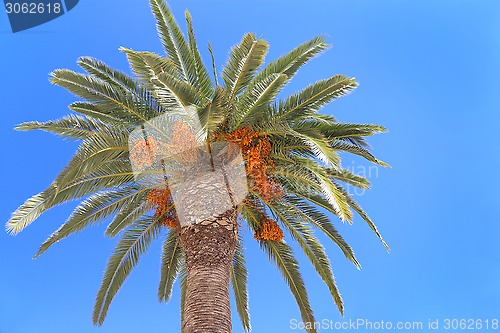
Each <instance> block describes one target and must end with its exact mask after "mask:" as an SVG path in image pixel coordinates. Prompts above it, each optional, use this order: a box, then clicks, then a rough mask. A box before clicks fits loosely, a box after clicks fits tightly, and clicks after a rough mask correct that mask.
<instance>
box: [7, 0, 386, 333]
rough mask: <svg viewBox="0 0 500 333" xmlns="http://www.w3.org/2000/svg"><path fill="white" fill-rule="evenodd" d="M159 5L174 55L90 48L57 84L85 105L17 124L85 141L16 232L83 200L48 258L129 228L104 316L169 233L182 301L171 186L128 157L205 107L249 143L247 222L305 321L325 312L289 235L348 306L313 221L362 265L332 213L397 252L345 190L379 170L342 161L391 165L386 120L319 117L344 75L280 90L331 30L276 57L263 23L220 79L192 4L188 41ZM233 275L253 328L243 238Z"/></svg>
mask: <svg viewBox="0 0 500 333" xmlns="http://www.w3.org/2000/svg"><path fill="white" fill-rule="evenodd" d="M151 5H152V9H153V13H154V15H155V17H156V20H157V30H158V33H159V37H160V40H161V42H162V44H163V47H164V49H165V51H166V55H167V56H166V57H163V56H160V55H157V54H154V53H151V52H142V51H141V52H139V51H134V50H131V49H127V48H121V50H122V51H123V52H124V53H125V55H126V56H127V58H128V60H129V63H130V66H131V69H132V71H133V73H134V75H135V77H131V76H129V75H127V74H125V73H123V72H120V71H117V70H114V69H111V68H110V67H108V66H107V65H106V64H104V63H103V62H101V61H98V60H95V59H93V58H88V57H84V58H80V59H79V60H78V64H79V65H80V66H81V67H82V68H83V69H84V70H85V71H86V72H87V74H80V73H76V72H73V71H70V70H62V69H61V70H56V71H54V72H53V73H52V74H51V82H52V83H53V84H56V85H59V86H61V87H64V88H66V89H67V90H69V91H70V92H72V93H73V94H75V95H76V96H78V97H79V98H81V101H77V102H75V103H73V104H71V105H70V106H69V108H70V109H71V110H73V111H74V112H75V113H76V114H72V115H69V116H67V117H64V118H61V119H58V120H54V121H48V122H43V123H41V122H27V123H23V124H21V125H19V126H18V127H17V129H19V130H33V129H42V130H46V131H49V132H53V133H56V134H58V135H61V136H63V137H66V138H70V139H75V140H79V141H81V144H80V146H79V147H78V150H77V151H76V153H75V155H74V157H73V158H72V159H71V160H70V162H69V164H68V165H67V167H66V168H64V170H62V172H61V173H60V174H59V175H58V176H57V178H56V179H55V180H54V181H53V182H52V184H51V185H50V186H49V187H48V188H47V189H46V190H44V191H43V192H41V193H39V194H37V195H35V196H33V197H32V198H30V199H28V200H27V201H26V202H25V203H24V204H23V205H21V206H20V207H19V208H18V209H17V210H16V211H15V212H14V213H13V215H12V218H11V219H10V220H9V222H8V223H7V230H8V231H9V232H10V233H12V234H17V233H18V232H20V231H21V230H23V229H24V228H25V227H27V226H28V225H29V224H31V223H32V222H33V221H34V220H36V219H37V218H38V217H39V216H40V215H41V214H42V213H43V212H44V211H46V210H48V209H50V208H52V207H54V206H56V205H59V204H62V203H65V202H67V201H70V200H74V199H82V202H81V203H80V205H79V206H78V207H77V208H76V209H75V210H74V212H73V213H72V214H71V216H70V217H69V218H68V220H67V221H66V222H65V223H64V224H63V225H62V226H61V227H60V228H59V229H58V230H57V231H55V232H54V233H53V234H52V235H51V236H50V237H49V238H48V239H47V240H46V241H45V242H44V243H43V244H42V245H41V247H40V249H39V251H38V253H37V254H36V256H35V257H37V256H39V255H40V254H42V253H44V252H45V251H46V250H47V249H48V248H49V247H50V246H52V245H53V244H54V243H56V242H58V241H60V240H62V239H63V238H66V237H67V236H69V235H70V234H73V233H76V232H79V231H81V230H83V229H85V228H87V227H89V226H91V225H96V224H98V223H100V222H101V221H103V220H105V219H107V218H109V217H113V218H112V219H111V220H110V221H111V222H110V223H109V225H108V226H107V228H106V231H105V232H106V235H108V236H110V237H114V236H118V235H120V237H121V238H120V240H119V242H118V244H117V246H116V248H115V250H114V252H113V254H112V256H111V258H110V259H109V262H108V266H107V269H106V271H105V274H104V278H103V281H102V285H101V287H100V289H99V291H98V295H97V297H96V304H95V308H94V313H93V321H94V323H95V324H99V325H100V324H102V323H103V321H104V318H105V316H106V313H107V311H108V307H109V305H110V303H111V301H112V299H113V297H114V296H115V294H116V293H117V291H118V289H119V288H120V287H121V285H122V284H123V282H124V280H125V279H126V277H127V276H128V274H129V273H130V272H131V270H132V269H133V268H134V267H135V265H136V264H137V262H138V260H139V257H140V256H141V255H142V254H143V253H145V252H146V251H147V250H148V248H149V246H150V244H151V242H152V241H153V240H155V239H158V238H164V245H163V253H162V259H161V278H160V284H159V287H158V297H159V300H160V301H168V300H169V298H170V296H171V292H172V287H173V284H174V282H175V280H176V279H178V278H179V279H180V287H181V290H183V291H184V290H185V279H186V272H185V263H184V261H183V255H184V254H183V250H182V248H181V246H180V244H179V240H178V229H179V225H178V224H177V221H176V217H175V208H174V205H173V204H172V200H171V197H170V193H169V190H168V188H167V189H164V190H161V189H157V188H153V187H145V186H139V185H138V184H137V183H136V182H135V181H134V172H133V170H132V167H131V162H130V161H131V160H132V161H134V160H136V161H139V163H145V162H144V161H145V159H147V156H138V155H137V154H131V153H130V154H129V152H130V150H129V146H128V140H129V134H130V133H131V131H133V130H134V129H135V128H136V127H137V126H140V125H141V124H143V123H145V122H147V121H148V120H150V119H152V118H154V117H157V116H159V115H162V114H164V113H168V112H169V109H170V108H172V107H179V106H182V107H185V106H193V107H195V108H196V110H197V112H198V116H199V119H200V121H201V126H202V131H203V133H202V135H203V138H204V139H205V140H207V142H216V141H230V142H233V143H234V144H236V145H237V146H239V148H241V151H242V152H243V158H244V160H245V165H246V173H247V177H248V186H249V193H248V195H247V196H246V198H245V200H244V201H243V202H242V203H241V205H240V207H239V217H240V220H241V226H242V227H248V228H250V230H252V231H253V233H254V238H255V240H257V241H258V242H259V244H260V247H261V249H262V250H263V251H264V252H265V253H266V254H267V255H268V257H269V259H270V260H271V261H272V262H273V263H274V264H275V265H276V266H277V268H278V269H279V271H280V272H281V274H282V276H283V279H284V280H285V281H286V283H287V284H288V286H289V287H290V290H291V292H292V294H293V296H294V297H295V299H296V301H297V304H298V306H299V308H300V312H301V315H302V318H303V320H304V322H312V321H314V317H313V312H312V309H311V307H310V304H309V300H308V295H307V292H306V288H305V286H304V283H303V280H302V277H301V274H300V271H299V267H298V262H297V260H296V259H295V258H294V254H293V252H292V248H291V247H290V246H289V245H288V244H287V243H286V242H285V241H284V238H285V237H286V238H289V239H291V240H293V241H295V242H296V243H297V244H298V246H299V247H300V248H301V250H302V251H303V252H304V254H305V256H306V257H307V258H308V259H309V260H310V262H311V264H312V265H313V266H314V268H315V270H316V271H317V273H318V274H319V276H320V277H321V278H322V279H323V281H324V283H325V284H326V286H327V287H328V289H329V291H330V293H331V296H332V297H333V299H334V301H335V304H336V305H337V307H338V309H339V311H340V312H341V313H343V303H342V298H341V296H340V293H339V291H338V289H337V286H336V284H335V280H334V276H333V273H332V269H331V265H330V261H329V259H328V257H327V255H326V253H325V250H324V248H323V246H322V244H321V243H320V242H319V241H318V239H317V238H316V236H315V235H314V233H313V228H315V229H317V230H319V231H321V232H323V233H324V234H325V235H327V236H328V237H329V238H330V239H331V240H332V241H333V242H334V243H335V244H337V246H338V247H339V248H340V249H341V250H342V252H343V253H344V255H345V256H346V258H347V259H348V260H350V261H351V262H352V263H353V264H354V265H355V266H357V267H359V262H358V260H357V259H356V257H355V255H354V252H353V250H352V249H351V247H350V246H349V245H348V244H347V243H346V242H345V241H344V239H343V238H342V236H341V235H340V234H339V233H338V232H337V230H336V228H335V227H334V224H333V223H332V221H331V220H330V218H329V216H328V214H329V213H331V214H333V215H335V216H337V217H338V218H339V219H340V220H342V221H346V222H351V220H352V218H353V211H354V212H356V213H357V214H359V215H360V216H361V218H362V219H363V220H364V221H366V222H367V224H368V225H369V227H370V228H371V229H372V230H373V231H374V232H375V234H376V235H377V236H378V237H379V238H380V240H381V241H382V243H383V244H384V246H385V247H386V248H387V249H388V247H387V244H386V243H385V242H384V240H383V239H382V237H381V235H380V233H379V232H378V231H377V228H376V227H375V225H374V223H373V222H372V220H371V219H370V218H369V217H368V215H367V214H366V213H365V212H364V211H363V209H362V208H361V207H360V205H358V204H357V203H356V201H355V200H354V199H353V198H352V197H351V196H350V195H349V194H348V193H347V190H346V186H345V185H346V184H349V185H352V186H356V187H359V188H363V189H365V188H368V187H369V182H368V180H367V179H365V178H364V177H361V176H358V175H355V174H353V173H351V172H350V171H348V170H347V169H345V168H343V167H342V165H341V161H340V158H339V152H348V153H352V154H356V155H359V156H362V157H364V158H365V159H367V160H368V161H370V162H373V163H375V164H378V165H382V166H387V165H386V164H385V163H384V162H382V161H380V160H378V159H377V158H376V157H375V156H374V155H373V154H372V153H371V152H370V150H369V146H368V144H367V143H366V141H365V138H366V137H367V136H371V135H373V134H375V133H379V132H384V131H385V129H384V128H383V127H381V126H377V125H371V124H351V123H340V122H338V121H336V120H335V119H334V118H333V117H332V116H329V115H324V114H320V113H318V111H319V110H320V109H322V108H323V107H324V106H326V105H327V104H328V103H330V102H332V101H333V100H335V99H337V98H339V97H342V96H344V95H346V94H347V93H349V92H350V91H352V90H353V89H354V88H356V86H357V83H356V81H355V79H354V78H351V77H348V76H344V75H334V76H332V77H330V78H328V79H325V80H320V81H318V82H315V83H314V84H311V85H309V86H308V87H306V88H304V89H303V90H301V91H299V92H297V93H295V94H293V95H291V96H289V97H287V98H285V99H278V98H277V95H278V93H279V92H280V91H281V90H282V89H283V87H285V85H286V84H287V83H288V82H289V81H290V80H291V79H292V78H293V77H294V75H295V74H296V72H297V71H298V70H299V68H300V67H302V65H304V64H305V63H307V62H308V61H309V60H310V59H312V58H313V57H315V56H316V55H318V54H319V53H321V52H322V51H324V50H325V49H326V48H327V44H326V43H325V39H324V38H323V37H321V36H319V37H315V38H313V39H311V40H310V41H308V42H306V43H304V44H302V45H299V46H298V47H296V48H295V49H293V50H292V51H290V52H289V53H288V54H286V55H284V56H282V57H280V58H278V59H276V60H274V61H272V62H270V63H268V64H266V65H264V57H265V55H266V52H267V49H268V43H267V42H266V41H265V40H263V39H259V38H256V37H255V35H254V34H251V33H248V34H246V35H245V36H244V37H243V39H242V40H241V42H240V43H239V44H237V45H236V46H234V47H233V48H232V49H231V51H230V55H229V59H228V60H227V63H226V64H225V65H224V67H223V69H222V73H221V76H220V79H218V77H217V73H216V70H215V65H213V62H212V66H211V69H210V71H209V70H208V69H207V67H205V65H204V64H203V62H202V59H201V56H200V53H199V51H198V47H197V43H196V40H195V35H194V32H193V26H192V21H191V16H190V14H189V12H187V11H186V22H187V27H188V29H187V38H186V37H185V36H184V34H183V33H182V32H181V29H180V28H179V26H178V25H177V23H176V21H175V20H174V18H173V16H172V13H171V11H170V9H169V8H168V6H167V5H166V4H165V3H164V2H163V1H162V0H151ZM210 50H211V49H210ZM212 60H213V57H212ZM211 71H213V74H214V75H212V73H210V72H211ZM213 81H215V82H213ZM180 130H181V129H179V131H180ZM137 144H138V145H140V143H137ZM165 234H166V236H165V237H164V235H165ZM285 234H286V236H285ZM231 284H232V289H233V291H234V297H235V301H236V306H237V311H238V313H239V315H240V318H241V321H242V325H243V327H244V329H245V330H246V331H248V330H250V321H249V314H248V306H247V303H248V302H247V301H248V299H247V289H246V285H247V270H246V268H245V258H244V252H243V246H242V241H241V239H240V242H239V244H238V245H237V249H236V254H235V255H234V260H233V268H232V270H231ZM183 301H184V297H183V298H182V301H181V302H183ZM181 306H182V305H181ZM310 331H311V332H314V328H311V330H310Z"/></svg>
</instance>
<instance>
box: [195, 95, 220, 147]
mask: <svg viewBox="0 0 500 333" xmlns="http://www.w3.org/2000/svg"><path fill="white" fill-rule="evenodd" d="M223 96H224V89H222V88H221V87H217V89H216V90H215V93H214V95H213V98H212V101H211V102H210V103H208V104H207V105H206V106H205V107H202V108H199V109H198V117H199V119H200V124H201V129H202V131H203V133H202V134H201V135H199V136H200V137H201V138H202V139H206V138H207V136H208V135H209V134H211V133H213V132H214V131H215V129H216V128H217V127H218V126H219V125H220V124H221V123H223V122H224V120H225V115H224V108H225V105H224V99H223Z"/></svg>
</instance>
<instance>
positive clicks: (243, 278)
mask: <svg viewBox="0 0 500 333" xmlns="http://www.w3.org/2000/svg"><path fill="white" fill-rule="evenodd" d="M247 284H248V271H247V268H246V262H245V253H244V250H243V238H242V237H241V235H239V239H238V244H237V246H236V252H235V254H234V258H233V265H232V267H231V286H232V289H233V294H234V299H235V303H236V309H237V311H238V315H239V317H240V320H241V325H242V326H243V330H244V331H245V332H250V331H251V326H250V313H249V311H248V290H247Z"/></svg>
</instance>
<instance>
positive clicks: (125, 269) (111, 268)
mask: <svg viewBox="0 0 500 333" xmlns="http://www.w3.org/2000/svg"><path fill="white" fill-rule="evenodd" d="M160 230H161V223H160V222H159V221H158V220H155V219H154V218H151V217H147V218H144V219H141V220H139V221H137V222H136V223H134V225H133V226H131V227H130V228H129V229H128V230H127V231H126V232H125V233H124V234H123V237H122V239H121V240H120V242H119V243H118V245H117V246H116V248H115V250H114V251H113V254H112V256H111V258H110V259H109V261H108V265H107V267H106V271H105V272H104V278H103V281H102V284H101V287H100V288H99V291H98V293H97V296H96V302H95V305H94V311H93V315H92V321H93V322H94V324H95V325H102V323H103V322H104V319H105V317H106V314H107V312H108V308H109V305H110V304H111V302H112V301H113V298H114V297H115V295H116V293H117V292H118V290H119V289H120V287H121V286H122V284H123V282H125V279H126V278H127V276H128V275H129V274H130V272H131V271H132V269H133V268H134V267H135V266H136V265H137V263H138V261H139V257H140V256H141V255H142V254H143V253H145V252H147V250H148V249H149V246H150V245H151V242H152V240H153V239H155V238H156V237H157V236H158V235H159V233H160Z"/></svg>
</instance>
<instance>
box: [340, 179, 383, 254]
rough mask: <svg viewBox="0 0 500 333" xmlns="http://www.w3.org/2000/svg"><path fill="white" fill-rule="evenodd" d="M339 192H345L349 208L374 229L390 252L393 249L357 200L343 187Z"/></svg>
mask: <svg viewBox="0 0 500 333" xmlns="http://www.w3.org/2000/svg"><path fill="white" fill-rule="evenodd" d="M339 190H340V191H343V192H344V195H345V197H346V199H347V203H348V204H349V206H350V207H351V208H352V209H353V210H354V211H355V212H356V213H358V214H359V216H361V218H363V220H364V221H365V222H366V223H367V224H368V226H369V227H370V229H372V231H373V232H374V233H375V235H377V237H378V239H379V240H380V241H381V242H382V244H383V245H384V247H385V249H386V250H387V252H389V251H390V250H391V249H390V248H389V245H387V243H386V242H385V240H384V238H383V237H382V234H381V233H380V232H379V231H378V228H377V226H376V225H375V223H373V221H372V219H371V218H370V217H369V216H368V214H367V213H366V212H365V211H364V210H363V208H362V207H361V206H360V205H359V204H358V203H357V202H356V200H354V199H353V198H352V197H351V196H350V195H349V193H347V191H345V189H343V188H342V187H340V186H339Z"/></svg>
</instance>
